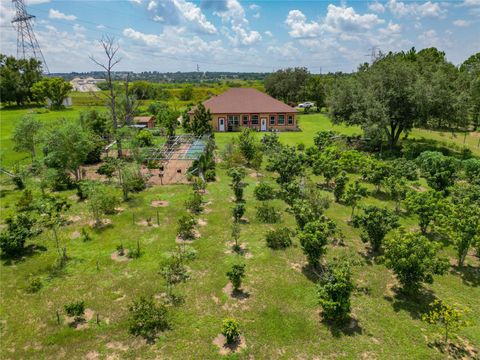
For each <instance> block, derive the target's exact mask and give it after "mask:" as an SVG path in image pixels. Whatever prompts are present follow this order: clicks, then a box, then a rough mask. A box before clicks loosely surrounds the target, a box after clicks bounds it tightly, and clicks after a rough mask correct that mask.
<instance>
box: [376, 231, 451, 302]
mask: <svg viewBox="0 0 480 360" xmlns="http://www.w3.org/2000/svg"><path fill="white" fill-rule="evenodd" d="M384 243H385V244H384V249H385V252H384V259H385V266H386V267H387V268H389V269H392V270H393V272H394V273H395V275H396V276H397V278H398V281H399V282H400V284H402V286H403V289H404V290H405V292H407V293H409V294H412V293H415V292H416V291H418V289H419V288H420V286H421V284H422V283H423V282H426V283H428V284H431V283H433V275H442V274H443V273H444V272H445V271H446V270H447V268H448V266H449V264H448V260H447V259H443V258H438V257H437V252H438V250H439V248H440V246H439V244H437V243H435V242H433V241H430V240H429V239H427V238H426V237H425V236H423V235H421V234H419V233H406V232H404V231H398V232H396V234H395V236H392V237H390V238H387V239H385V241H384Z"/></svg>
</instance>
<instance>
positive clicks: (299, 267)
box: [288, 262, 304, 272]
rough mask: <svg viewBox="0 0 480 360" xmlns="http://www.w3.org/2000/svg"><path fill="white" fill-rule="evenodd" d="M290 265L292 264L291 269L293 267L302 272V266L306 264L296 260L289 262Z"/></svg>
mask: <svg viewBox="0 0 480 360" xmlns="http://www.w3.org/2000/svg"><path fill="white" fill-rule="evenodd" d="M288 265H289V266H290V268H291V269H293V270H295V271H298V272H302V268H303V266H304V264H301V263H294V262H289V263H288Z"/></svg>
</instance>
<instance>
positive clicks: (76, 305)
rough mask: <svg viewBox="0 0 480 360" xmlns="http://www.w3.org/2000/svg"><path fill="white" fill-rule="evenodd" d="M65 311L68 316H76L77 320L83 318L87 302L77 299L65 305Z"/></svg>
mask: <svg viewBox="0 0 480 360" xmlns="http://www.w3.org/2000/svg"><path fill="white" fill-rule="evenodd" d="M63 308H64V309H65V312H66V313H67V315H68V316H72V317H74V318H75V320H76V321H78V320H80V319H82V317H83V314H84V313H85V302H84V301H76V302H72V303H70V304H66V305H64V306H63Z"/></svg>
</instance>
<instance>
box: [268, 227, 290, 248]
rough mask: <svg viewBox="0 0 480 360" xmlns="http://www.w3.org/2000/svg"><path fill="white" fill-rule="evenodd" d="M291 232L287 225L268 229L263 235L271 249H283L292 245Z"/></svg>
mask: <svg viewBox="0 0 480 360" xmlns="http://www.w3.org/2000/svg"><path fill="white" fill-rule="evenodd" d="M292 235H293V232H292V230H290V229H289V228H287V227H283V228H280V229H276V230H269V231H268V232H267V235H266V236H265V240H266V241H267V246H268V247H269V248H271V249H285V248H287V247H289V246H291V245H292V239H291V237H292Z"/></svg>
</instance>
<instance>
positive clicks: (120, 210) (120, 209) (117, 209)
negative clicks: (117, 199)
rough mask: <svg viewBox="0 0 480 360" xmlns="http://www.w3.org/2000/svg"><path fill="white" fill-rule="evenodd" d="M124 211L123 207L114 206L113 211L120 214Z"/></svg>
mask: <svg viewBox="0 0 480 360" xmlns="http://www.w3.org/2000/svg"><path fill="white" fill-rule="evenodd" d="M124 211H125V209H124V208H123V207H116V208H115V212H116V213H117V214H121V213H122V212H124Z"/></svg>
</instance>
